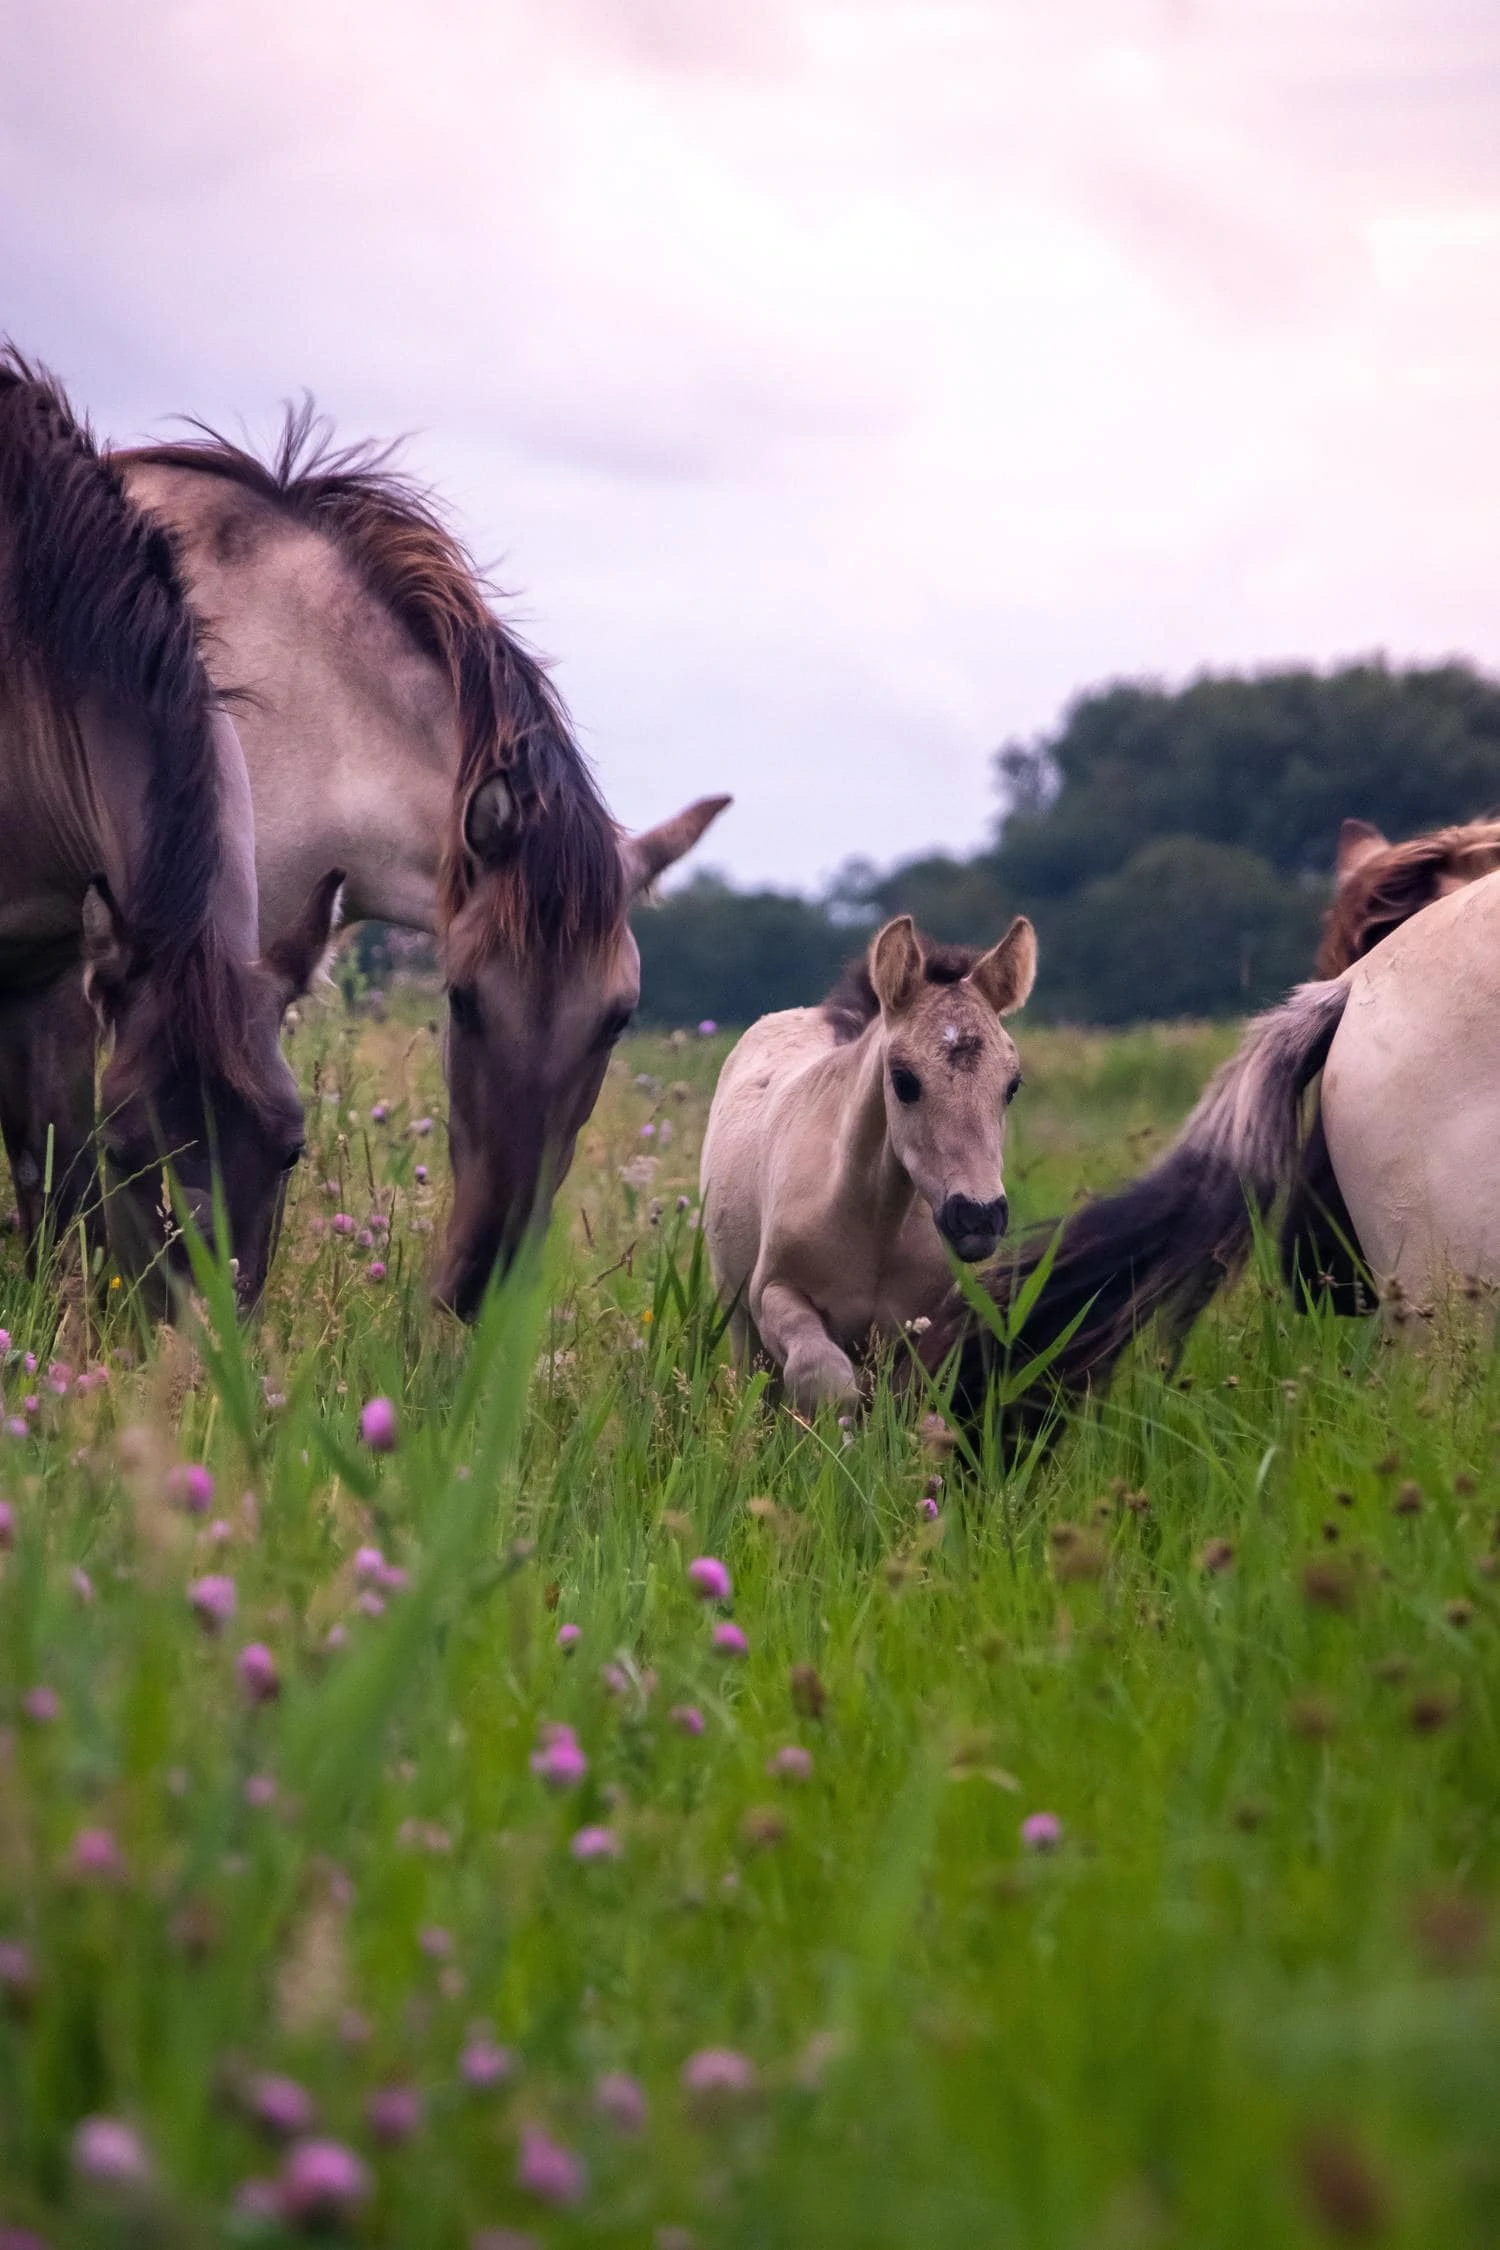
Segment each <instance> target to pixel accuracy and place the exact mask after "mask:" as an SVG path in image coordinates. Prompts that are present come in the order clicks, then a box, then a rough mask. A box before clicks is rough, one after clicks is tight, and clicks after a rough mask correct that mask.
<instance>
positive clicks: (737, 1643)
mask: <svg viewBox="0 0 1500 2250" xmlns="http://www.w3.org/2000/svg"><path fill="white" fill-rule="evenodd" d="M713 1645H714V1654H715V1655H716V1656H748V1655H749V1653H750V1643H749V1642H748V1641H747V1640H746V1638H745V1636H744V1634H743V1633H742V1632H741V1631H740V1629H739V1627H738V1625H733V1624H731V1623H729V1621H728V1620H727V1619H726V1620H725V1621H724V1622H723V1623H722V1624H719V1625H716V1626H715V1627H714V1630H713Z"/></svg>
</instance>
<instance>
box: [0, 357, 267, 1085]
mask: <svg viewBox="0 0 1500 2250" xmlns="http://www.w3.org/2000/svg"><path fill="white" fill-rule="evenodd" d="M0 531H3V534H4V539H5V544H6V546H7V547H8V549H9V555H8V561H9V568H8V569H7V570H6V572H5V581H6V582H5V584H4V586H3V588H0V603H3V623H4V627H5V630H6V631H7V632H8V633H9V634H12V635H14V636H15V639H16V640H17V641H18V642H19V644H20V646H21V647H22V648H24V649H25V650H26V651H27V652H28V653H29V655H30V656H31V659H32V661H33V662H34V663H35V665H36V666H37V669H38V672H39V674H40V676H41V678H42V679H43V680H44V681H45V683H46V687H47V690H48V692H49V694H51V695H52V696H53V697H54V698H55V699H56V701H57V702H58V703H59V705H61V706H62V707H64V708H73V707H75V706H76V705H77V703H78V702H79V700H80V699H81V698H83V697H85V696H89V695H95V696H98V697H100V698H102V699H103V700H104V701H105V703H106V704H107V705H109V706H110V707H112V708H113V709H114V710H115V711H117V712H118V713H119V714H120V715H121V716H122V717H124V718H126V719H128V720H130V721H132V722H133V723H134V724H136V725H137V726H139V728H140V729H141V731H142V733H143V735H144V737H145V740H146V743H147V747H148V754H149V757H150V760H151V770H150V776H149V779H148V782H147V787H146V794H145V834H144V837H143V842H142V848H141V852H140V855H139V858H138V861H137V864H136V866H135V868H134V870H133V873H132V880H131V882H130V886H129V895H128V896H127V897H126V898H124V899H122V900H121V901H120V905H121V908H122V910H123V912H124V915H125V919H126V923H127V925H128V928H129V931H130V935H131V939H132V941H133V944H134V947H135V949H136V951H137V953H138V955H139V957H140V959H141V960H142V962H143V963H145V964H148V965H149V971H150V973H151V974H152V975H153V976H154V977H155V978H157V979H158V980H160V981H161V982H163V983H169V984H170V985H171V986H172V988H173V1001H174V1004H173V1007H172V1009H171V1010H170V1011H169V1012H168V1019H167V1020H168V1023H169V1025H170V1027H171V1035H172V1036H173V1037H174V1039H175V1040H176V1041H177V1043H178V1044H179V1045H180V1046H181V1048H182V1049H183V1051H184V1053H185V1054H190V1055H191V1056H192V1057H193V1058H194V1059H195V1060H196V1061H197V1062H199V1063H200V1064H202V1063H207V1064H209V1066H210V1067H214V1068H217V1069H218V1070H220V1071H221V1072H222V1073H223V1074H224V1075H226V1076H227V1077H229V1079H230V1080H231V1082H233V1081H234V1080H235V1079H236V1077H237V1075H238V1073H239V1071H240V1069H241V1068H242V1064H241V1062H240V1048H241V1044H242V1042H241V1039H240V1036H239V1031H240V1027H239V1023H238V1020H237V1019H238V1015H239V1001H240V994H239V980H238V975H237V971H236V967H235V965H234V964H232V963H230V962H228V961H226V960H225V959H224V958H223V957H222V956H221V954H220V952H219V949H218V946H217V944H216V942H215V938H214V931H213V905H214V890H215V885H216V883H217V881H218V877H219V873H220V867H221V861H222V844H221V828H220V804H219V766H218V753H217V749H216V746H215V742H214V731H213V720H214V708H215V699H214V693H213V688H212V686H211V684H210V682H209V679H208V675H207V673H206V672H205V671H204V668H203V665H202V663H201V661H200V657H199V650H198V635H197V625H196V621H195V619H194V617H193V613H192V611H191V609H190V608H189V606H188V601H187V597H186V594H185V592H184V590H183V586H182V583H181V580H180V578H179V576H178V571H177V565H176V560H175V557H174V555H173V551H172V546H171V542H170V540H169V539H168V537H167V534H166V533H165V531H163V530H162V529H161V527H160V526H159V525H157V524H155V523H153V522H152V521H151V519H150V518H149V517H148V516H146V515H145V514H144V513H143V512H142V510H140V509H139V508H137V507H135V506H134V505H133V504H132V502H131V500H130V498H129V496H128V495H127V493H126V490H125V486H124V484H123V482H122V480H121V477H120V475H119V472H118V471H117V470H116V469H115V468H114V467H113V466H112V464H111V463H110V462H109V461H108V460H106V459H105V458H103V457H102V456H101V454H100V452H99V450H98V447H97V446H96V445H95V443H94V441H93V438H92V436H91V435H90V432H89V430H88V428H87V426H86V425H85V424H84V423H81V422H80V421H79V420H78V419H77V418H76V416H75V415H74V414H73V411H72V409H71V407H70V406H69V404H68V401H67V398H66V397H65V395H64V393H63V391H62V389H61V386H60V385H59V384H58V383H56V382H55V381H54V380H53V379H52V377H51V376H49V375H47V374H46V373H45V372H44V371H42V370H41V369H39V368H37V367H34V366H32V365H31V364H29V363H28V362H27V361H26V360H25V359H23V358H22V357H21V355H20V353H19V352H17V351H15V350H14V349H11V348H4V349H0Z"/></svg>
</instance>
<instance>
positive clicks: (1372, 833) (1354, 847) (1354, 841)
mask: <svg viewBox="0 0 1500 2250" xmlns="http://www.w3.org/2000/svg"><path fill="white" fill-rule="evenodd" d="M1389 848H1390V847H1389V845H1388V844H1387V842H1386V840H1385V838H1384V836H1382V835H1381V833H1380V830H1379V829H1378V828H1375V827H1372V825H1371V824H1370V822H1369V821H1368V820H1346V821H1345V822H1344V825H1343V827H1342V828H1341V829H1340V830H1339V840H1338V849H1337V850H1336V851H1335V853H1334V855H1333V887H1334V889H1335V890H1342V889H1343V887H1344V885H1345V884H1346V883H1347V882H1348V880H1349V878H1350V876H1351V875H1353V874H1356V873H1357V872H1358V870H1359V869H1360V868H1361V867H1363V866H1364V864H1365V861H1366V860H1367V859H1373V858H1374V857H1375V854H1376V853H1377V852H1383V851H1388V850H1389Z"/></svg>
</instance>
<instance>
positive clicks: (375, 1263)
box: [365, 1258, 385, 1281]
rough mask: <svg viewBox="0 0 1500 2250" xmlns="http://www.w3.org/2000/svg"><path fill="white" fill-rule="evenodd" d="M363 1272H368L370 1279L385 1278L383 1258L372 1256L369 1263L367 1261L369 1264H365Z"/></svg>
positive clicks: (379, 1279)
mask: <svg viewBox="0 0 1500 2250" xmlns="http://www.w3.org/2000/svg"><path fill="white" fill-rule="evenodd" d="M365 1272H366V1273H367V1274H368V1276H369V1278H370V1280H371V1281H384V1279H385V1260H384V1258H372V1259H371V1260H370V1263H369V1264H368V1265H367V1266H366V1268H365Z"/></svg>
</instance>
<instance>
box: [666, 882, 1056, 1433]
mask: <svg viewBox="0 0 1500 2250" xmlns="http://www.w3.org/2000/svg"><path fill="white" fill-rule="evenodd" d="M1035 977H1036V937H1035V933H1034V932H1033V930H1032V927H1031V924H1030V923H1029V922H1028V921H1026V920H1025V919H1024V918H1023V917H1017V919H1016V920H1015V921H1014V922H1013V923H1012V924H1011V926H1010V928H1009V930H1008V931H1007V932H1006V934H1005V936H1004V937H1003V938H1002V939H1001V941H1000V943H999V944H998V945H997V946H994V947H992V949H991V950H990V951H989V952H988V953H984V954H978V953H975V952H974V951H972V950H971V949H969V948H967V947H957V946H931V945H928V944H926V943H924V941H923V940H922V939H921V938H920V937H919V936H918V935H917V932H916V930H915V928H914V927H913V925H912V920H911V917H910V915H907V914H903V915H902V916H900V918H899V919H898V920H896V921H894V922H888V923H887V924H886V926H885V928H884V929H883V930H881V931H880V932H879V933H878V934H877V935H876V937H875V938H874V939H873V940H872V941H871V945H870V950H869V954H868V956H867V958H866V960H865V961H863V962H860V963H859V964H857V966H856V967H854V968H853V969H851V970H850V972H849V973H848V974H847V975H846V977H845V978H844V981H843V983H842V984H841V985H840V986H839V987H838V989H837V990H836V991H835V992H834V993H832V994H831V995H830V997H829V998H828V999H827V1000H826V1001H825V1002H824V1003H823V1005H822V1007H820V1008H791V1009H788V1010H787V1011H786V1012H785V1013H784V1014H781V1015H774V1016H763V1017H762V1018H761V1020H760V1022H759V1023H757V1024H753V1025H752V1026H751V1028H750V1029H749V1031H747V1032H746V1034H745V1036H744V1038H743V1039H742V1040H741V1041H740V1043H739V1045H738V1046H737V1047H736V1048H735V1049H734V1051H733V1053H732V1054H731V1055H730V1057H729V1060H728V1061H727V1062H726V1063H725V1065H724V1069H723V1072H722V1074H721V1076H720V1078H719V1084H718V1088H717V1091H716V1092H715V1095H714V1100H713V1107H712V1109H711V1111H710V1113H709V1120H708V1131H707V1133H706V1135H705V1137H704V1142H703V1162H702V1171H701V1178H702V1188H703V1209H704V1231H705V1234H706V1237H707V1241H708V1253H709V1260H710V1263H711V1265H712V1267H713V1274H714V1280H715V1283H716V1284H717V1286H718V1289H719V1292H720V1294H721V1296H723V1297H724V1298H725V1299H726V1300H732V1302H733V1312H732V1316H731V1330H732V1333H733V1336H734V1341H735V1346H736V1349H737V1351H738V1352H739V1354H740V1356H741V1357H742V1358H745V1357H748V1356H749V1355H750V1353H751V1352H753V1351H754V1349H755V1347H756V1345H757V1343H759V1344H760V1345H762V1346H763V1347H764V1348H765V1350H766V1351H767V1352H768V1353H769V1354H770V1356H771V1358H772V1359H773V1360H774V1361H775V1362H776V1365H777V1367H778V1368H779V1369H780V1370H781V1372H782V1375H783V1377H784V1379H785V1383H786V1388H787V1391H788V1393H789V1394H790V1396H791V1399H792V1401H793V1403H794V1404H795V1405H796V1406H797V1407H798V1408H799V1409H800V1410H801V1411H802V1412H804V1413H811V1412H812V1411H813V1410H814V1409H815V1408H816V1407H818V1406H820V1405H823V1404H825V1403H829V1402H834V1403H838V1404H845V1403H847V1402H849V1401H851V1400H853V1399H854V1398H856V1397H857V1396H858V1383H857V1379H856V1376H855V1371H854V1363H853V1355H854V1354H855V1353H857V1352H859V1351H860V1350H861V1349H862V1347H863V1346H864V1345H865V1344H866V1343H867V1342H868V1340H869V1338H870V1336H871V1334H872V1332H873V1333H875V1334H877V1335H887V1336H889V1335H892V1334H894V1333H895V1332H896V1331H898V1330H899V1329H900V1328H901V1327H902V1325H903V1324H904V1323H905V1322H907V1321H909V1320H912V1319H915V1318H918V1317H920V1316H922V1315H924V1314H929V1313H931V1312H932V1311H933V1310H934V1308H935V1307H936V1306H937V1305H938V1303H939V1302H940V1301H941V1300H942V1298H943V1297H944V1295H945V1294H946V1292H947V1290H948V1288H949V1287H950V1273H949V1251H950V1250H951V1251H953V1252H955V1253H956V1254H957V1256H959V1257H960V1258H962V1259H963V1260H964V1261H965V1262H966V1263H969V1264H972V1263H974V1262H975V1261H977V1260H979V1259H981V1258H987V1257H989V1255H990V1254H991V1252H992V1251H993V1250H994V1248H995V1246H996V1244H997V1243H998V1242H999V1239H1000V1237H1001V1235H1002V1234H1003V1233H1004V1232H1005V1224H1006V1218H1007V1208H1006V1200H1005V1187H1004V1182H1003V1178H1002V1173H1001V1156H1002V1150H1003V1147H1004V1141H1005V1111H1006V1109H1007V1107H1008V1105H1009V1103H1010V1101H1011V1098H1012V1096H1013V1095H1014V1093H1015V1091H1016V1088H1017V1087H1018V1086H1019V1085H1020V1083H1021V1076H1020V1071H1019V1069H1018V1067H1017V1062H1016V1050H1015V1045H1014V1042H1013V1041H1012V1039H1011V1037H1010V1035H1009V1033H1008V1032H1007V1031H1006V1030H1005V1029H1004V1027H1003V1025H1002V1024H1001V1022H1000V1018H1001V1017H1002V1016H1004V1015H1008V1014H1009V1013H1010V1011H1011V1010H1012V1009H1013V1008H1019V1007H1021V1006H1022V1005H1023V1003H1024V1002H1025V1000H1026V998H1027V995H1028V994H1029V993H1030V991H1031V987H1032V984H1033V982H1034V980H1035Z"/></svg>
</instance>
